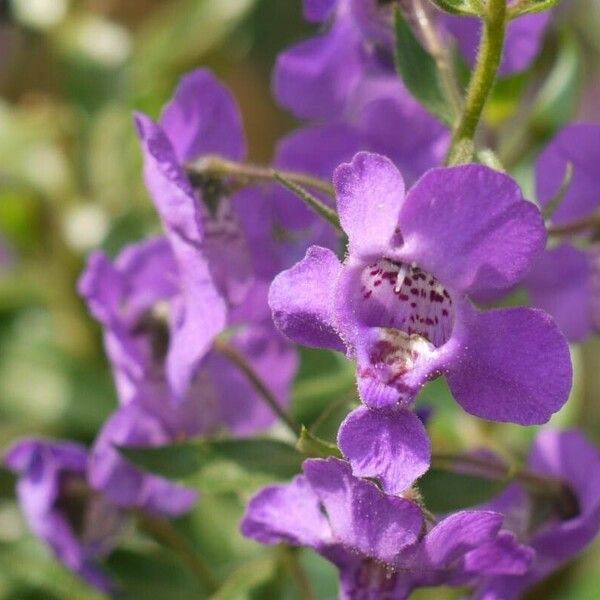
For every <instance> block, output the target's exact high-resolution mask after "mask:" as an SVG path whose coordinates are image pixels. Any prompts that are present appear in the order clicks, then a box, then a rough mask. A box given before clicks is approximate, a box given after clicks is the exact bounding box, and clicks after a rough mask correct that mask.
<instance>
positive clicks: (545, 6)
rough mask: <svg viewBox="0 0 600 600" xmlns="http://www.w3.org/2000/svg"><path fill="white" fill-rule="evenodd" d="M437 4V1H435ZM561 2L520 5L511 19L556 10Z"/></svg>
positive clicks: (535, 0)
mask: <svg viewBox="0 0 600 600" xmlns="http://www.w3.org/2000/svg"><path fill="white" fill-rule="evenodd" d="M434 2H435V0H434ZM559 2H560V0H530V2H529V3H527V4H522V5H519V7H518V8H517V10H514V11H511V10H510V9H509V17H510V18H511V19H516V18H518V17H522V16H524V15H532V14H534V13H539V12H543V11H545V10H550V9H551V8H554V7H555V6H556V5H557V4H558V3H559Z"/></svg>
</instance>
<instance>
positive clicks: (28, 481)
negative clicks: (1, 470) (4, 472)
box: [4, 439, 127, 592]
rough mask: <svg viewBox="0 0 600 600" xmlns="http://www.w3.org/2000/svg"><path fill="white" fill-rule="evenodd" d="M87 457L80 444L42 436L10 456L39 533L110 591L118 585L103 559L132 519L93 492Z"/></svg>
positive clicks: (67, 561) (65, 559) (21, 498)
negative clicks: (103, 567) (102, 565)
mask: <svg viewBox="0 0 600 600" xmlns="http://www.w3.org/2000/svg"><path fill="white" fill-rule="evenodd" d="M87 461H88V456H87V452H86V450H85V448H83V447H82V446H80V445H79V444H75V443H71V442H50V441H44V440H36V439H26V440H21V441H19V442H17V443H15V444H14V445H13V446H12V447H11V448H9V450H8V451H7V453H6V455H5V457H4V462H5V464H6V466H7V467H8V468H9V469H10V470H11V471H13V472H15V473H16V474H17V475H18V477H19V479H18V483H17V496H18V498H19V502H20V504H21V508H22V510H23V512H24V514H25V518H26V520H27V523H28V524H29V527H30V528H31V530H32V531H33V533H34V534H35V535H36V536H38V537H39V538H40V539H41V540H43V541H44V542H45V543H46V544H48V545H49V546H50V547H51V548H52V550H53V552H54V554H55V555H56V557H57V558H58V560H60V561H61V562H62V563H63V564H64V565H65V566H66V567H68V568H69V569H71V570H72V571H74V572H75V573H77V574H78V575H80V576H81V577H83V578H84V579H85V580H86V581H88V582H89V583H90V584H92V585H93V586H95V587H97V588H99V589H101V590H103V591H107V592H108V591H110V590H111V589H113V584H112V582H111V581H110V579H109V578H108V576H107V575H106V574H105V573H104V572H103V571H102V570H101V569H100V567H99V566H98V564H97V562H98V560H99V559H101V558H102V557H104V556H105V555H107V554H108V553H109V552H110V551H111V550H112V548H113V547H114V545H115V543H116V541H117V538H118V535H119V533H120V532H121V530H122V529H123V526H124V525H125V523H126V519H127V517H126V513H124V512H123V511H122V510H120V509H119V508H117V507H116V506H114V505H113V504H112V503H110V502H109V501H108V500H107V499H106V498H105V497H103V496H101V495H99V494H96V493H94V492H93V491H92V490H90V488H89V487H88V485H87V483H86V469H87Z"/></svg>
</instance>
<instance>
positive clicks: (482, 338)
mask: <svg viewBox="0 0 600 600" xmlns="http://www.w3.org/2000/svg"><path fill="white" fill-rule="evenodd" d="M468 310H470V311H472V313H471V314H467V312H468ZM457 324H458V320H457ZM460 327H461V329H460V330H458V331H457V332H456V334H455V338H456V343H457V344H458V345H459V346H460V349H459V351H458V352H457V355H456V356H455V357H454V363H453V364H452V365H451V366H448V372H447V373H446V377H447V379H448V383H449V384H450V389H451V391H452V394H453V395H454V397H455V398H456V400H457V401H458V402H459V403H460V404H461V406H462V407H463V408H464V409H465V410H466V411H467V412H469V413H471V414H472V415H475V416H477V417H481V418H483V419H489V420H491V421H502V422H510V423H518V424H520V425H536V424H541V423H545V422H546V421H548V419H549V418H550V417H551V416H552V414H553V413H555V412H556V411H557V410H558V409H559V408H561V406H562V405H563V404H564V403H565V402H566V401H567V398H568V397H569V391H570V389H571V382H572V368H571V359H570V355H569V347H568V345H567V342H566V340H565V338H564V336H563V335H562V333H561V332H560V331H559V329H558V327H557V326H556V324H555V323H554V321H553V320H552V318H551V317H550V316H549V315H548V314H546V313H544V312H543V311H541V310H535V309H530V308H508V309H499V310H490V311H487V312H483V313H477V312H475V311H473V309H465V315H464V318H463V319H462V320H461V322H460Z"/></svg>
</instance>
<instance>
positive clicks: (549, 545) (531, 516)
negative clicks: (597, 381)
mask: <svg viewBox="0 0 600 600" xmlns="http://www.w3.org/2000/svg"><path fill="white" fill-rule="evenodd" d="M528 467H529V470H530V471H532V472H533V473H537V474H540V475H545V476H550V477H554V478H556V479H557V481H562V482H564V483H566V484H567V486H568V487H567V488H565V489H564V490H563V493H562V495H561V498H556V497H555V498H552V497H551V496H544V495H532V494H530V493H528V492H527V491H526V490H525V489H524V488H523V486H522V485H521V484H519V483H514V484H512V485H510V486H509V487H508V488H507V489H506V490H505V491H504V492H503V493H502V494H501V495H500V496H499V497H498V498H497V499H496V500H494V501H492V502H491V503H489V504H488V505H487V506H486V508H488V509H490V510H496V511H498V512H500V513H502V514H504V515H505V522H504V523H505V526H506V527H507V528H508V529H510V530H512V531H513V532H514V533H515V534H516V535H517V537H518V539H519V540H520V541H521V542H522V543H524V544H527V545H529V546H531V547H532V548H533V549H534V550H535V560H534V562H533V564H532V568H531V570H530V571H529V572H528V573H527V574H524V575H521V576H500V577H490V578H489V579H487V580H486V581H485V582H484V583H482V584H481V586H480V588H479V590H478V593H477V594H476V598H477V599H478V600H513V599H514V600H517V599H518V598H521V597H522V594H523V593H524V592H525V591H526V590H527V589H528V588H530V587H531V586H532V585H534V584H535V583H537V582H539V581H542V580H543V579H545V578H546V577H547V576H548V575H550V574H551V573H552V572H553V571H555V570H557V569H558V568H559V567H560V566H562V565H563V564H565V563H566V562H567V561H568V560H570V559H571V558H573V557H574V556H576V555H577V554H579V553H580V552H581V551H582V550H583V549H584V548H585V547H586V546H587V545H588V544H590V543H591V541H592V540H593V539H594V538H595V537H596V535H597V534H598V531H599V530H600V454H599V453H598V450H597V449H596V448H595V447H594V446H592V445H591V444H590V443H589V442H588V441H587V440H586V439H585V437H584V436H583V435H582V434H580V433H579V432H577V431H562V432H561V431H552V430H548V431H542V432H540V433H539V434H538V436H537V438H536V440H535V443H534V445H533V448H532V450H531V453H530V455H529V462H528Z"/></svg>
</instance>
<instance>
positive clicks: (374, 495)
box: [241, 458, 533, 600]
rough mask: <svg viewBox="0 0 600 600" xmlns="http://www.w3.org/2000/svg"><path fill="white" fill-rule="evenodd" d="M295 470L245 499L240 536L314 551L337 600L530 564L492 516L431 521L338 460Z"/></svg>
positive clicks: (398, 599) (455, 582) (385, 596)
mask: <svg viewBox="0 0 600 600" xmlns="http://www.w3.org/2000/svg"><path fill="white" fill-rule="evenodd" d="M303 471H304V474H303V475H299V476H297V477H295V478H294V479H293V480H292V481H291V482H290V483H288V484H284V485H274V486H270V487H267V488H264V489H263V490H262V491H260V492H259V493H258V494H257V495H256V496H255V497H254V498H253V499H252V500H251V501H250V503H249V505H248V508H247V510H246V514H245V516H244V519H243V521H242V526H241V528H242V533H243V534H244V535H245V536H247V537H249V538H252V539H254V540H256V541H258V542H261V543H263V544H277V543H282V542H284V543H287V544H292V545H294V546H305V547H309V548H312V549H314V550H315V551H316V552H318V553H319V554H321V555H322V556H324V557H325V558H327V559H328V560H330V561H331V562H332V563H333V564H334V565H335V566H336V567H337V568H338V569H339V572H340V596H339V597H340V598H341V600H358V599H360V598H365V599H367V598H369V599H371V598H372V599H373V600H375V599H377V600H402V599H403V598H408V596H409V595H410V593H411V592H412V591H413V590H415V589H416V588H419V587H424V586H432V585H451V586H462V585H468V584H472V583H474V582H476V581H478V580H479V579H481V578H482V577H491V576H509V575H517V576H518V575H522V574H524V573H526V572H527V569H528V568H529V565H530V563H531V561H532V558H533V552H532V551H531V550H530V549H529V548H527V547H526V546H522V545H520V544H519V543H518V542H517V541H516V538H515V536H514V535H513V534H511V533H509V532H507V531H504V530H502V529H501V527H502V520H503V516H502V515H501V514H500V513H497V512H493V511H487V510H465V511H461V512H457V513H454V514H451V515H448V516H446V517H445V518H443V519H442V520H440V521H438V522H436V523H431V522H430V521H429V520H428V518H430V517H426V515H425V514H424V513H423V510H422V509H421V508H420V506H419V505H418V504H417V503H416V502H414V501H412V500H410V499H408V498H404V497H400V496H392V495H387V494H385V493H384V492H382V491H381V490H380V489H379V488H378V487H377V486H376V485H375V484H374V483H373V482H371V481H366V480H364V479H358V478H357V477H355V476H353V475H352V470H351V468H350V466H349V465H348V464H347V463H346V462H345V461H342V460H339V459H336V458H329V459H311V460H307V461H305V462H304V467H303Z"/></svg>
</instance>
